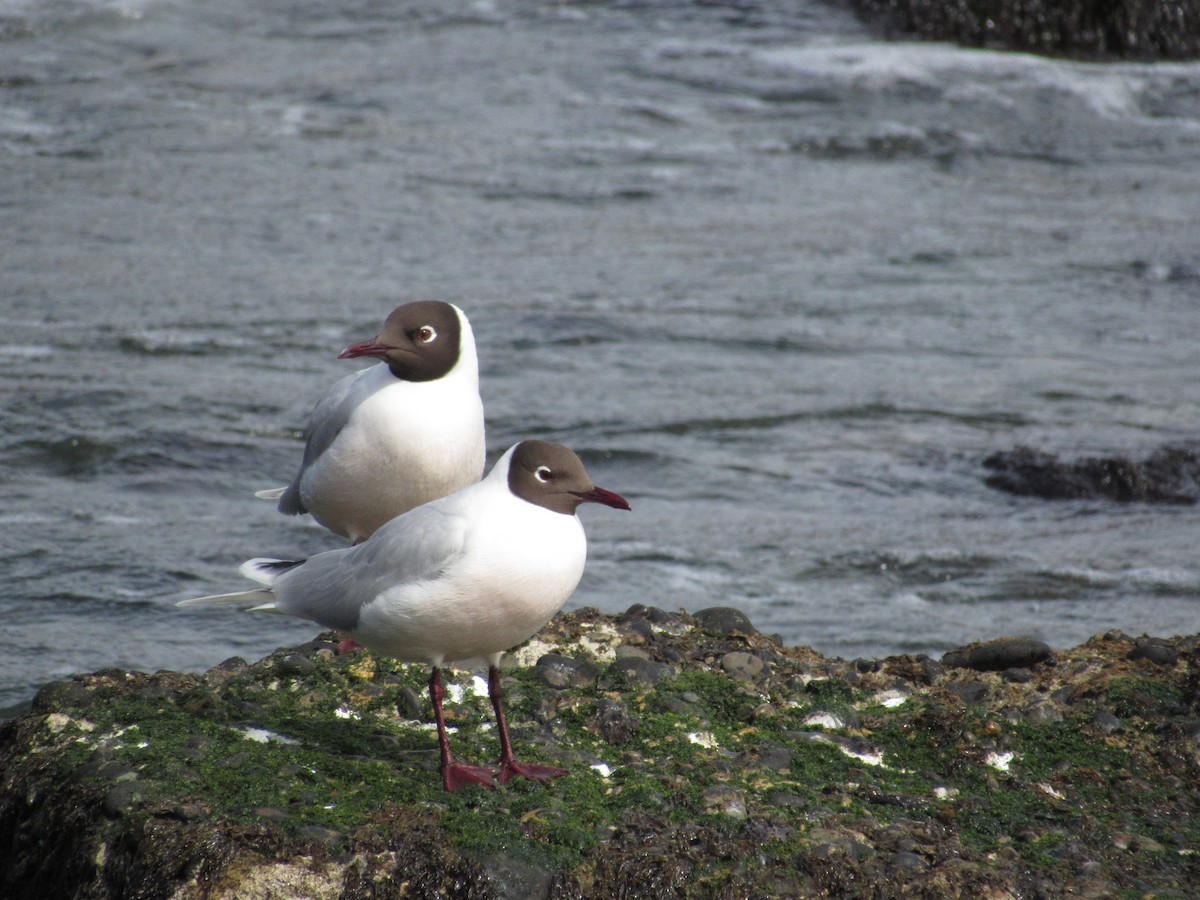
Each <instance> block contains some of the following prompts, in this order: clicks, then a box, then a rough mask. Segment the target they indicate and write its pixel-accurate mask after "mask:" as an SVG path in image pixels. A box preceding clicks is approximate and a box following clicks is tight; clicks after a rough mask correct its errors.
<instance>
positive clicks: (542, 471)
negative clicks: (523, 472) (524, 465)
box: [533, 466, 554, 484]
mask: <svg viewBox="0 0 1200 900" xmlns="http://www.w3.org/2000/svg"><path fill="white" fill-rule="evenodd" d="M533 477H534V478H536V479H537V480H538V481H540V482H542V483H543V484H545V483H546V482H547V481H549V480H550V479H551V478H553V477H554V473H553V472H551V471H550V467H549V466H538V467H537V468H536V469H534V470H533Z"/></svg>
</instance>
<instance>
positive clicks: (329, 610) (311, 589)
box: [271, 501, 467, 631]
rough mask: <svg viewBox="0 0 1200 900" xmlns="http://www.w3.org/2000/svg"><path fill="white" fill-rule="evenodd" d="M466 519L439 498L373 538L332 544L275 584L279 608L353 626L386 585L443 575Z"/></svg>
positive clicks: (323, 621)
mask: <svg viewBox="0 0 1200 900" xmlns="http://www.w3.org/2000/svg"><path fill="white" fill-rule="evenodd" d="M466 531H467V521H466V519H465V518H464V517H463V516H461V515H458V514H457V513H455V512H453V511H452V510H450V509H448V508H447V505H446V504H443V503H440V502H437V501H435V502H434V503H432V504H426V505H425V506H420V507H417V508H416V509H414V510H411V511H410V512H407V513H405V514H404V515H402V516H399V517H398V518H395V519H392V520H391V521H390V522H388V523H387V524H385V525H384V526H383V527H382V528H380V529H379V530H378V531H376V532H375V534H373V535H372V536H371V538H370V540H368V541H365V542H364V543H362V544H358V545H357V546H354V547H346V548H344V549H340V550H329V551H326V552H325V553H318V554H317V555H316V556H312V557H310V558H309V559H308V560H307V561H306V562H305V563H304V565H302V566H298V567H296V568H295V569H292V570H291V571H288V572H284V573H283V574H282V575H280V576H279V577H278V578H277V579H276V580H275V582H274V583H273V584H272V585H271V589H272V591H273V592H274V594H275V608H276V609H277V610H278V611H279V612H282V613H287V614H288V615H292V616H299V617H300V618H303V619H310V620H312V621H314V622H317V623H319V624H321V625H323V626H325V627H326V628H336V629H338V630H340V631H349V630H352V629H353V628H354V627H355V625H357V624H358V617H359V613H360V612H361V611H362V608H363V607H364V606H366V605H367V604H368V603H370V602H371V601H372V600H374V599H375V598H376V597H378V596H379V595H380V594H381V593H383V592H384V591H386V590H392V589H394V588H397V587H402V586H403V585H404V584H407V583H411V582H415V581H425V580H431V579H435V578H437V576H438V575H439V574H440V573H441V572H442V571H443V570H444V569H445V568H446V566H447V565H448V564H449V563H450V562H451V561H453V560H454V559H456V558H457V557H458V556H459V554H460V553H461V552H462V548H463V542H464V540H465V537H466Z"/></svg>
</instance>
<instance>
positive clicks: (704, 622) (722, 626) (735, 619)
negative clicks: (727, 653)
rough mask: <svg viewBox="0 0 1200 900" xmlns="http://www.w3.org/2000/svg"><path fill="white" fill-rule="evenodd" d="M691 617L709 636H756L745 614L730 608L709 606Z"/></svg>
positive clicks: (755, 631)
mask: <svg viewBox="0 0 1200 900" xmlns="http://www.w3.org/2000/svg"><path fill="white" fill-rule="evenodd" d="M693 617H694V618H695V619H696V621H698V622H699V623H700V626H701V627H702V628H703V629H704V630H705V631H707V632H709V633H710V634H758V629H757V628H755V627H754V626H753V625H752V624H750V620H749V619H748V618H747V617H746V614H745V613H744V612H742V611H741V610H740V609H734V608H733V607H732V606H710V607H709V608H708V609H702V610H699V611H698V612H696V613H693Z"/></svg>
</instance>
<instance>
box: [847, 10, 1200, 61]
mask: <svg viewBox="0 0 1200 900" xmlns="http://www.w3.org/2000/svg"><path fill="white" fill-rule="evenodd" d="M851 6H852V7H854V8H855V9H856V10H857V11H858V13H859V15H860V16H861V17H862V18H864V19H866V20H867V21H868V22H872V23H874V24H876V25H877V26H878V27H879V28H880V29H881V30H883V31H884V32H885V33H886V34H887V35H888V36H889V37H891V36H894V35H895V33H896V32H899V33H901V34H903V35H912V36H916V37H919V38H924V39H926V40H936V41H953V42H955V43H958V44H962V45H964V46H968V47H988V48H991V49H997V50H1022V51H1026V52H1030V53H1042V54H1047V55H1051V56H1069V57H1078V58H1085V59H1133V60H1145V61H1150V60H1185V59H1196V58H1197V57H1200V0H1171V2H1165V0H945V2H937V3H931V2H929V0H851Z"/></svg>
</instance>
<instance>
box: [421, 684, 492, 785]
mask: <svg viewBox="0 0 1200 900" xmlns="http://www.w3.org/2000/svg"><path fill="white" fill-rule="evenodd" d="M445 694H446V691H445V689H444V688H443V687H442V672H441V670H440V669H439V668H438V667H437V666H434V667H433V672H432V673H430V675H429V699H431V700H432V701H433V718H434V721H435V722H437V733H438V749H439V750H440V751H441V754H442V762H441V771H442V786H443V787H444V788H445V789H446V790H448V791H456V790H458V789H459V788H460V787H462V786H463V785H464V784H481V785H483V786H484V787H485V788H489V789H492V790H495V787H496V785H495V783H494V779H495V777H496V770H495V769H490V768H488V767H487V766H472V765H468V764H466V763H460V762H457V761H456V760H455V759H454V756H453V755H452V754H451V753H450V740H449V738H447V737H446V720H445V718H443V716H442V698H443V697H444V696H445Z"/></svg>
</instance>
